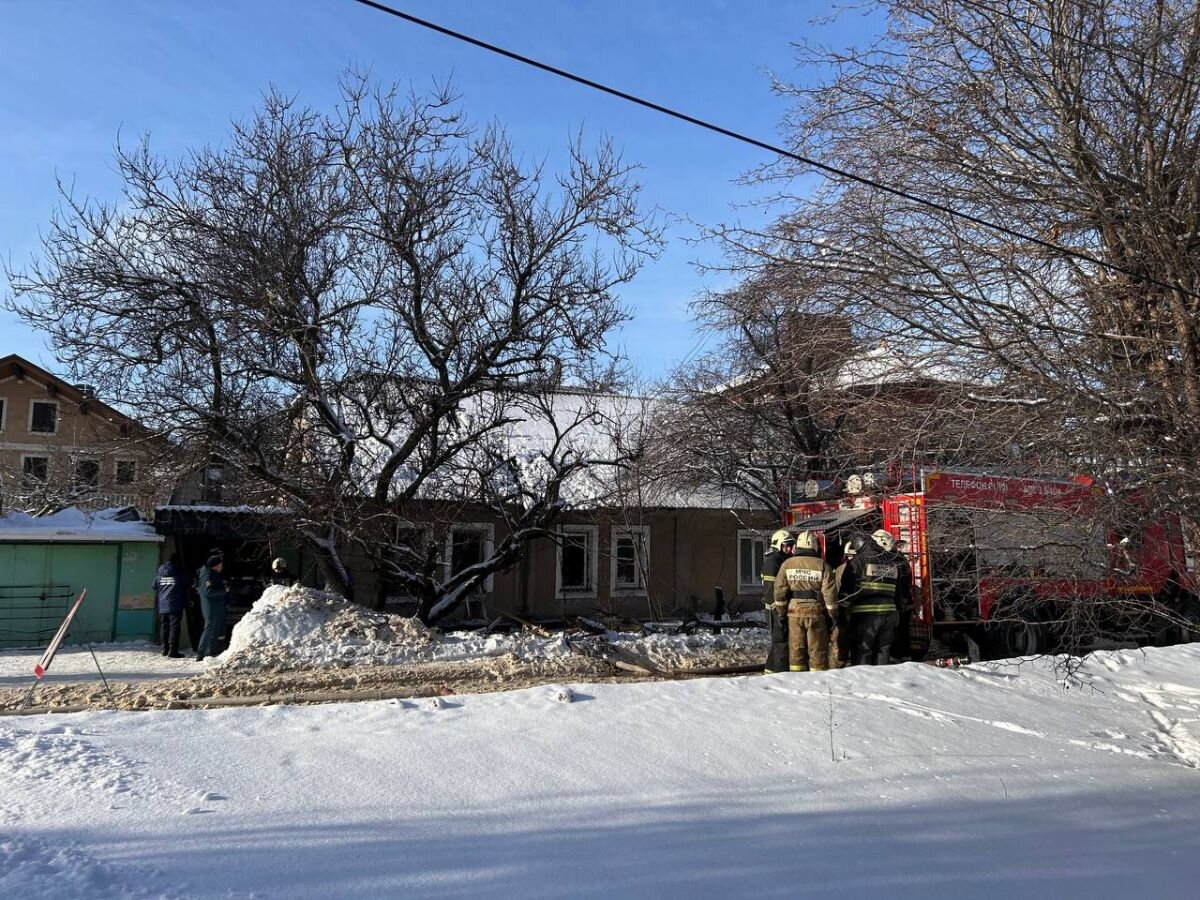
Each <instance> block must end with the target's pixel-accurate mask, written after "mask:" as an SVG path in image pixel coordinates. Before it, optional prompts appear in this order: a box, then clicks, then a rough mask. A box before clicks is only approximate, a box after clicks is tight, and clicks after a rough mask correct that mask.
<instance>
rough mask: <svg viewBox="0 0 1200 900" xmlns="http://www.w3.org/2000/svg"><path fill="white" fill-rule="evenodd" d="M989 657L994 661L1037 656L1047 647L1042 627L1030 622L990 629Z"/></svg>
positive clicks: (1006, 623)
mask: <svg viewBox="0 0 1200 900" xmlns="http://www.w3.org/2000/svg"><path fill="white" fill-rule="evenodd" d="M987 638H988V655H989V656H990V657H991V658H992V659H1011V658H1012V657H1014V656H1036V655H1037V654H1039V653H1041V652H1042V651H1043V650H1044V649H1045V647H1046V636H1045V633H1044V632H1043V630H1042V626H1040V625H1037V624H1034V623H1030V622H1004V623H997V624H996V625H992V626H989V627H988V630H987Z"/></svg>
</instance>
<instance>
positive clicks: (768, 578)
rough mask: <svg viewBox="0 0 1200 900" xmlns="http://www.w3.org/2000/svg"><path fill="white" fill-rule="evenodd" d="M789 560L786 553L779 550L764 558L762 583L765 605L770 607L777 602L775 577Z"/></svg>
mask: <svg viewBox="0 0 1200 900" xmlns="http://www.w3.org/2000/svg"><path fill="white" fill-rule="evenodd" d="M787 559H788V556H787V554H786V553H783V552H781V551H779V550H772V551H771V552H770V553H768V554H767V555H766V556H765V557H764V558H763V565H762V583H763V595H762V596H763V605H764V606H770V605H771V604H772V603H774V602H775V575H776V573H778V572H779V567H780V566H782V565H783V563H784V561H785V560H787Z"/></svg>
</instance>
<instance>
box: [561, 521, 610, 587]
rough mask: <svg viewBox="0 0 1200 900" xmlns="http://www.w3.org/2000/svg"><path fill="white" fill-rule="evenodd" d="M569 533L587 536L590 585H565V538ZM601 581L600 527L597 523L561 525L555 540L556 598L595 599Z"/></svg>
mask: <svg viewBox="0 0 1200 900" xmlns="http://www.w3.org/2000/svg"><path fill="white" fill-rule="evenodd" d="M568 535H583V536H585V540H586V546H587V553H588V560H587V567H588V580H589V581H590V582H591V585H590V586H589V587H584V588H569V587H565V586H564V585H563V569H562V564H563V539H564V538H566V537H567V536H568ZM599 581H600V529H599V528H598V527H597V526H595V525H560V526H559V528H558V540H556V541H555V542H554V598H555V599H556V600H595V599H596V597H597V596H598V591H599V587H600V585H599Z"/></svg>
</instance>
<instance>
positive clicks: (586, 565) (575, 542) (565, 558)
mask: <svg viewBox="0 0 1200 900" xmlns="http://www.w3.org/2000/svg"><path fill="white" fill-rule="evenodd" d="M597 543H598V541H597V529H596V526H595V525H564V526H563V527H562V528H561V529H560V531H559V536H558V553H557V556H558V572H557V579H556V584H555V593H556V595H557V596H558V598H559V599H560V600H561V599H563V598H564V597H584V598H586V597H595V596H596V558H597V556H598V555H599V554H598V553H597Z"/></svg>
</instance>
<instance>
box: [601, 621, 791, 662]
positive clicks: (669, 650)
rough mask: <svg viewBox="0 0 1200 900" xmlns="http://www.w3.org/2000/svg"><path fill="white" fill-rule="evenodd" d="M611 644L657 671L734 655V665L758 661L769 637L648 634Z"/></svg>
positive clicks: (741, 632) (759, 633)
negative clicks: (650, 665) (628, 651)
mask: <svg viewBox="0 0 1200 900" xmlns="http://www.w3.org/2000/svg"><path fill="white" fill-rule="evenodd" d="M613 643H615V644H617V645H618V646H619V647H622V648H624V649H627V650H630V651H632V652H633V653H637V654H640V655H642V656H644V657H645V658H646V659H647V660H649V661H650V662H651V663H653V664H654V665H655V666H657V667H658V668H660V669H667V670H671V669H686V668H688V667H690V666H693V665H697V664H705V663H706V662H707V661H708V660H707V658H708V657H712V656H716V655H718V654H720V655H722V656H725V657H728V656H729V655H730V654H735V655H736V656H737V657H738V658H737V660H736V661H737V662H744V663H749V662H751V661H756V662H762V661H763V659H765V658H766V654H767V648H768V647H769V646H770V643H771V636H770V634H769V633H768V632H766V631H764V630H761V629H746V628H741V629H737V630H731V631H725V632H722V633H721V634H712V633H711V632H708V631H698V632H696V633H695V634H648V635H645V636H644V637H641V636H635V635H618V636H617V640H615V641H614V642H613Z"/></svg>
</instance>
